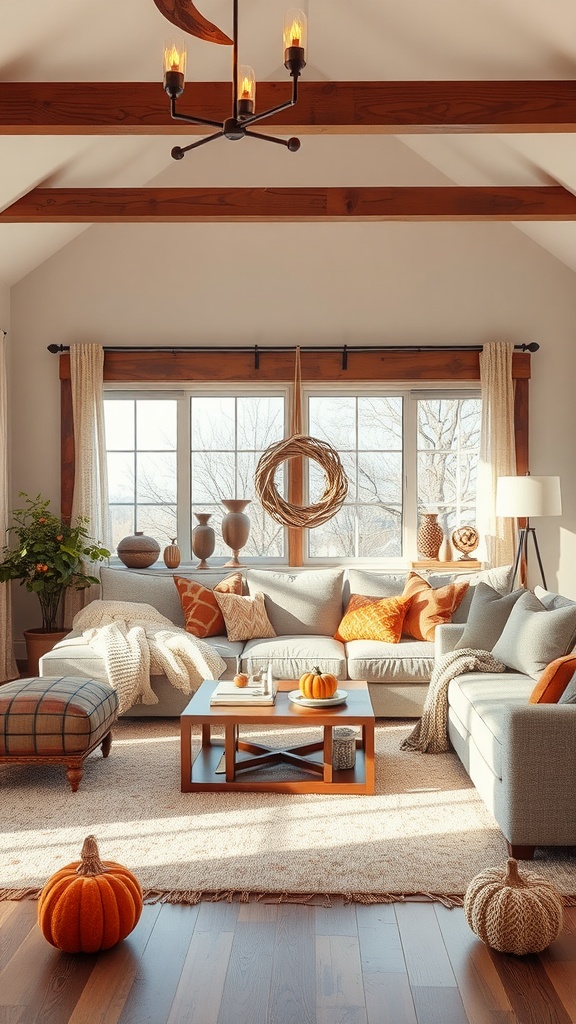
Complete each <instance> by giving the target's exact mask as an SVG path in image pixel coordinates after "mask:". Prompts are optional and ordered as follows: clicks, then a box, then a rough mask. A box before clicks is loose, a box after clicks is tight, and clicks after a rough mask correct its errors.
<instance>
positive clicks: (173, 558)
mask: <svg viewBox="0 0 576 1024" xmlns="http://www.w3.org/2000/svg"><path fill="white" fill-rule="evenodd" d="M162 558H163V559H164V565H165V566H166V568H167V569H177V568H178V566H179V565H180V561H181V558H182V556H181V554H180V548H179V547H178V544H177V543H176V537H174V539H173V540H171V541H170V543H169V544H167V545H166V547H165V548H164V551H163V552H162Z"/></svg>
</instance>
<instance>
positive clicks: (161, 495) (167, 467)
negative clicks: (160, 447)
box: [136, 452, 176, 505]
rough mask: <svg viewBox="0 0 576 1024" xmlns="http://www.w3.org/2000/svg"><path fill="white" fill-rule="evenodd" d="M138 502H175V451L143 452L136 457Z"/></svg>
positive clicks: (159, 503)
mask: <svg viewBox="0 0 576 1024" xmlns="http://www.w3.org/2000/svg"><path fill="white" fill-rule="evenodd" d="M136 500H137V502H138V503H140V502H145V503H148V504H158V505H161V504H165V503H168V502H170V503H172V502H176V452H156V453H152V452H144V453H143V454H138V455H137V457H136Z"/></svg>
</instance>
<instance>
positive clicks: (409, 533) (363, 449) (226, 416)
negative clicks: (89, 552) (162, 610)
mask: <svg viewBox="0 0 576 1024" xmlns="http://www.w3.org/2000/svg"><path fill="white" fill-rule="evenodd" d="M304 398H305V401H304V403H303V409H304V414H305V418H306V420H307V422H306V425H305V428H304V429H305V430H306V431H307V432H309V433H310V434H312V435H313V436H314V437H318V438H320V439H323V440H326V441H329V442H330V443H331V444H333V445H334V447H335V448H336V449H337V451H338V452H339V454H340V457H341V459H342V462H343V465H344V469H345V472H346V475H347V477H348V481H349V491H348V495H347V498H346V501H345V503H344V505H343V506H342V508H341V510H340V511H339V512H338V513H337V515H336V516H334V517H333V518H332V519H330V520H329V521H328V522H327V523H324V524H323V525H322V526H319V527H317V528H316V529H314V530H310V531H304V535H305V538H306V546H305V549H304V559H305V561H309V562H311V563H313V562H327V561H330V560H334V561H339V562H342V561H345V560H352V559H355V560H365V561H369V560H374V559H377V560H378V561H379V562H385V563H387V564H390V565H392V566H393V565H394V564H397V565H401V564H403V563H405V560H406V559H407V558H415V557H416V531H417V527H418V514H419V513H420V512H424V511H432V512H437V513H438V521H439V522H440V524H441V525H442V528H443V529H444V531H445V532H449V531H451V530H452V529H454V527H455V526H459V525H464V524H472V525H473V524H474V523H475V517H476V516H475V500H476V494H475V489H476V471H477V464H478V451H479V444H480V398H479V395H478V392H477V390H470V391H462V389H459V390H458V391H456V390H446V389H443V390H434V391H426V392H424V391H422V392H418V391H416V392H414V391H410V390H409V389H400V388H399V389H397V390H396V391H395V392H394V393H390V392H389V391H385V390H384V389H383V388H372V389H370V390H369V389H368V388H364V387H362V388H361V389H360V388H359V387H358V386H356V387H355V388H352V387H350V386H349V387H348V388H343V387H341V388H340V389H339V390H338V392H336V391H334V390H330V389H327V388H324V389H320V388H318V389H313V388H306V390H305V395H304ZM287 406H288V401H287V392H286V390H281V389H277V390H275V391H274V392H272V391H270V390H269V389H268V388H264V387H263V388H261V389H258V390H256V389H254V388H250V390H248V389H244V390H242V388H241V386H240V387H239V386H238V385H236V386H230V389H229V390H224V389H219V390H218V391H215V390H214V391H210V390H208V389H207V388H206V387H204V388H202V390H201V391H199V390H197V389H196V390H182V391H178V392H175V391H173V390H168V389H166V391H164V392H157V391H154V392H151V391H150V392H145V391H141V390H139V391H138V392H136V391H134V392H132V393H130V392H126V391H122V392H120V391H114V390H109V391H107V392H106V398H105V414H106V436H107V445H108V473H109V494H110V507H111V513H112V521H113V530H114V543H115V544H117V543H118V542H119V540H120V539H121V538H122V537H124V536H127V535H128V534H131V533H133V532H134V531H135V530H142V531H143V532H144V533H148V534H151V535H152V536H153V537H155V538H156V539H157V540H158V542H159V544H160V545H161V547H164V546H165V545H166V544H167V543H168V542H169V540H170V539H171V538H172V537H178V541H179V544H180V547H181V550H182V556H183V559H184V560H188V559H190V557H191V551H190V533H191V530H192V529H193V527H194V525H195V524H196V520H195V519H194V513H196V512H209V513H210V514H211V517H212V518H211V519H210V525H212V526H213V527H214V529H215V533H216V548H215V551H214V556H213V557H214V560H215V564H217V561H218V560H219V561H220V562H222V561H223V560H225V559H226V558H228V557H229V554H230V552H229V549H228V548H226V546H225V545H224V542H223V540H222V537H221V532H220V523H221V519H222V516H223V514H224V511H225V510H224V509H223V506H222V499H223V498H249V499H250V500H251V504H250V506H249V507H248V509H247V512H248V514H249V517H250V523H251V529H250V536H249V539H248V542H247V544H246V546H245V548H244V549H243V551H242V555H243V557H245V558H249V559H254V560H256V559H258V560H260V561H263V562H279V563H281V562H284V563H286V562H288V560H289V552H288V545H287V534H288V531H287V530H285V529H284V528H283V527H281V526H279V525H278V524H277V523H275V522H274V520H272V519H271V518H270V516H268V515H266V514H265V513H264V512H263V510H262V508H261V506H260V505H259V503H258V502H257V500H256V498H255V493H254V472H255V469H256V465H257V462H258V459H259V458H260V456H261V454H262V452H263V451H264V450H265V449H266V448H267V447H268V446H269V445H271V444H274V443H275V442H276V441H279V440H280V439H281V438H282V437H284V436H285V434H286V419H287ZM287 472H288V464H287V463H284V464H283V465H282V466H281V467H279V470H278V472H277V476H276V485H277V487H278V489H279V490H280V492H281V493H282V494H286V491H287ZM323 485H324V477H323V474H322V471H321V469H320V467H319V466H318V465H317V464H316V463H314V462H310V463H309V464H308V466H307V468H306V475H305V479H304V492H305V499H304V500H305V502H306V503H309V502H310V503H313V502H314V501H317V500H318V499H319V498H320V496H321V493H322V490H323Z"/></svg>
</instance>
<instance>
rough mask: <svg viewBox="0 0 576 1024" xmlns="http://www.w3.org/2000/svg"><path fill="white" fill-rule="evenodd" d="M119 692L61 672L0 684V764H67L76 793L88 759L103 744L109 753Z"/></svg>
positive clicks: (67, 776)
mask: <svg viewBox="0 0 576 1024" xmlns="http://www.w3.org/2000/svg"><path fill="white" fill-rule="evenodd" d="M117 717H118V696H117V694H116V691H115V690H113V689H112V687H111V686H108V684H107V683H100V682H97V681H96V680H95V679H81V678H79V677H78V678H75V677H74V676H60V677H59V678H52V677H50V676H45V677H44V678H42V679H16V680H15V681H14V682H12V683H6V684H5V685H4V686H0V763H2V762H5V763H7V762H10V763H11V764H62V765H65V767H66V778H67V779H68V782H69V783H70V786H71V787H72V792H73V793H75V792H76V790H77V789H78V786H79V785H80V780H81V778H82V775H83V765H84V760H85V758H86V757H87V756H88V754H90V753H91V752H92V751H93V750H95V748H96V747H97V746H98V745H99V744H101V746H102V755H103V757H108V754H109V753H110V746H111V744H112V733H111V727H112V724H113V722H114V721H115V720H116V718H117Z"/></svg>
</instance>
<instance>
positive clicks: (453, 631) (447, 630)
mask: <svg viewBox="0 0 576 1024" xmlns="http://www.w3.org/2000/svg"><path fill="white" fill-rule="evenodd" d="M464 625H465V623H464V622H445V623H443V624H442V625H440V626H436V629H435V631H434V661H435V662H438V661H439V660H440V658H442V657H443V655H444V654H448V652H449V651H453V650H454V649H455V647H456V644H457V643H458V641H459V639H460V637H461V636H462V634H463V632H464Z"/></svg>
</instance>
